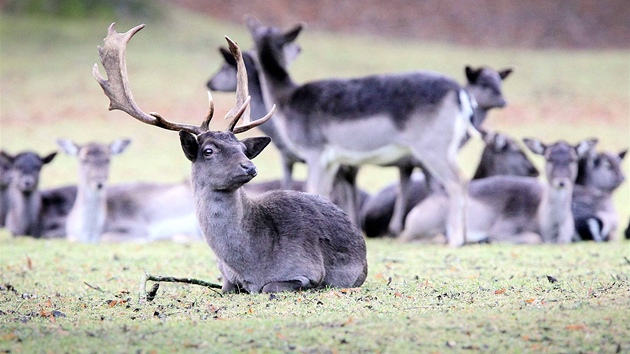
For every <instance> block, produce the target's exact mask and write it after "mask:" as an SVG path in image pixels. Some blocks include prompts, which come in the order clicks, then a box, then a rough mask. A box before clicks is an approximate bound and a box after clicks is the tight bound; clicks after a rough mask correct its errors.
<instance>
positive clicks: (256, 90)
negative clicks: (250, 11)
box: [206, 45, 367, 224]
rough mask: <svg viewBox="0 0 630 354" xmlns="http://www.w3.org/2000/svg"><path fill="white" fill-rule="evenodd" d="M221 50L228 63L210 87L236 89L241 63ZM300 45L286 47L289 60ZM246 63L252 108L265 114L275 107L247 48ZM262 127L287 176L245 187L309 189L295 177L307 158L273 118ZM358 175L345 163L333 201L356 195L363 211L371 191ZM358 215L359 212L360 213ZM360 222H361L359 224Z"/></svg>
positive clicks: (251, 189)
mask: <svg viewBox="0 0 630 354" xmlns="http://www.w3.org/2000/svg"><path fill="white" fill-rule="evenodd" d="M219 50H220V53H221V55H222V57H223V60H224V63H223V65H221V67H220V68H219V70H218V71H217V72H216V73H215V74H214V75H213V76H212V77H211V78H210V79H209V80H208V82H207V84H206V86H208V88H209V89H211V90H215V91H226V92H234V91H236V85H237V63H236V60H234V56H232V53H230V51H229V50H228V49H227V48H223V47H221V48H220V49H219ZM299 52H300V48H299V46H297V45H294V46H286V47H285V53H286V54H285V56H286V58H287V61H292V60H293V58H295V57H296V56H297V54H299ZM242 55H243V62H244V63H245V69H246V70H247V81H248V88H249V95H250V97H251V100H250V107H251V111H252V114H253V115H254V116H258V117H262V116H263V115H264V114H265V113H266V112H267V111H268V110H269V109H268V108H270V107H271V106H272V104H268V103H266V102H265V99H264V97H263V93H262V87H261V83H260V76H259V69H258V65H257V64H256V59H255V54H254V53H251V52H248V51H245V52H242ZM258 128H259V129H260V130H261V131H262V132H263V133H265V134H266V135H267V136H269V137H270V138H271V142H272V143H274V144H275V146H276V147H277V148H278V150H279V152H280V156H281V161H282V166H283V178H282V180H280V181H263V182H258V183H248V184H246V185H245V186H244V188H245V191H246V192H248V193H249V194H250V195H256V194H261V193H263V192H267V191H270V190H272V189H279V188H282V189H294V190H299V191H304V190H305V183H304V182H303V181H295V180H293V165H295V164H296V163H298V162H299V163H303V162H304V161H303V160H302V159H300V158H299V157H298V156H297V155H295V154H294V153H293V152H292V151H291V150H289V148H288V147H287V145H286V144H285V143H284V141H283V140H282V137H281V136H280V134H278V131H277V129H276V127H275V126H274V122H273V121H272V120H269V121H267V122H265V123H263V124H261V125H260V126H258ZM356 174H357V171H356V169H355V168H354V167H352V166H342V167H341V168H340V169H339V171H338V173H337V176H336V177H335V181H334V186H333V192H332V197H331V200H332V201H333V203H335V204H337V205H339V206H344V205H346V204H347V203H346V201H345V199H348V198H352V199H353V200H356V203H351V204H356V208H357V209H358V210H360V208H361V205H362V204H363V202H364V201H365V200H366V199H367V193H366V192H365V191H362V190H357V186H356ZM356 214H357V215H358V211H357V212H356ZM357 224H358V223H357Z"/></svg>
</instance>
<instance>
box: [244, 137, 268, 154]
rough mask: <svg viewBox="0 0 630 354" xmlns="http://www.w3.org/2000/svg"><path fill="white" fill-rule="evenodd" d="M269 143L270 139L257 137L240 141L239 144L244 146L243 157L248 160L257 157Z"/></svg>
mask: <svg viewBox="0 0 630 354" xmlns="http://www.w3.org/2000/svg"><path fill="white" fill-rule="evenodd" d="M270 142H271V138H270V137H268V136H259V137H255V138H247V139H243V140H241V143H243V144H245V147H246V150H245V156H247V158H248V159H250V160H251V159H253V158H254V157H256V156H258V154H260V153H261V152H262V151H263V149H264V148H265V147H267V145H269V143H270Z"/></svg>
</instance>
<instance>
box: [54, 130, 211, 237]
mask: <svg viewBox="0 0 630 354" xmlns="http://www.w3.org/2000/svg"><path fill="white" fill-rule="evenodd" d="M57 143H58V145H59V147H60V148H61V149H62V151H64V152H65V153H66V154H68V155H71V156H75V157H76V158H77V160H78V162H79V169H78V177H79V183H78V191H77V197H76V201H75V203H74V205H73V207H72V210H71V211H70V213H69V215H68V217H67V219H66V231H67V237H68V240H70V241H76V242H83V243H96V242H126V241H133V242H148V241H156V240H166V239H170V240H179V239H181V238H183V237H185V238H186V239H191V238H192V239H195V238H196V235H198V234H199V227H198V224H197V221H196V218H195V212H194V201H193V197H192V188H191V186H190V183H189V182H188V181H184V182H181V183H148V182H131V183H123V184H115V185H108V178H109V171H110V161H111V157H112V156H114V155H117V154H120V153H122V152H123V151H124V150H125V149H126V147H127V146H128V145H129V143H130V140H128V139H117V140H114V141H113V142H112V143H111V144H108V145H106V144H101V143H88V144H84V145H79V144H76V143H74V142H72V141H70V140H67V139H59V140H58V141H57Z"/></svg>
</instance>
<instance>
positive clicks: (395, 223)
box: [388, 166, 413, 236]
mask: <svg viewBox="0 0 630 354" xmlns="http://www.w3.org/2000/svg"><path fill="white" fill-rule="evenodd" d="M398 170H399V173H400V183H399V185H398V195H396V203H395V204H394V213H393V214H392V218H391V220H390V221H389V226H388V232H389V234H390V235H391V236H397V235H398V234H400V232H401V231H402V230H403V228H404V220H405V213H406V211H407V208H408V205H409V199H410V194H411V173H412V172H413V167H411V166H402V167H399V168H398Z"/></svg>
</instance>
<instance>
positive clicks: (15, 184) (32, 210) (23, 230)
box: [1, 151, 57, 238]
mask: <svg viewBox="0 0 630 354" xmlns="http://www.w3.org/2000/svg"><path fill="white" fill-rule="evenodd" d="M56 154H57V153H56V152H53V153H51V154H48V155H46V156H44V157H40V156H39V155H38V154H37V153H34V152H31V151H25V152H21V153H19V154H17V155H15V156H11V155H9V154H7V153H5V152H2V154H1V155H2V156H3V158H2V159H6V160H8V161H9V162H10V164H11V168H10V169H9V178H10V184H9V187H8V191H7V194H8V204H9V207H8V210H7V215H6V220H5V226H6V228H7V230H9V232H11V234H12V235H13V236H33V237H37V238H39V237H42V235H43V229H42V223H41V210H42V198H41V194H40V191H39V177H40V173H41V170H42V167H43V166H44V165H46V164H48V163H50V162H51V161H52V160H53V159H54V157H55V155H56Z"/></svg>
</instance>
